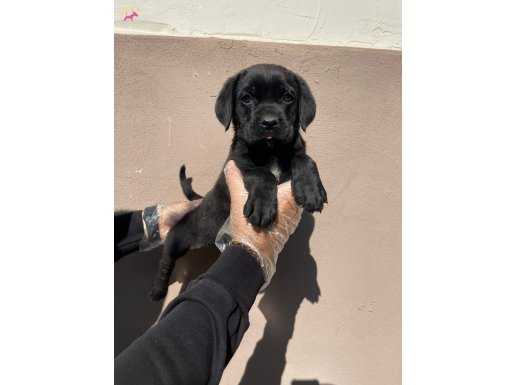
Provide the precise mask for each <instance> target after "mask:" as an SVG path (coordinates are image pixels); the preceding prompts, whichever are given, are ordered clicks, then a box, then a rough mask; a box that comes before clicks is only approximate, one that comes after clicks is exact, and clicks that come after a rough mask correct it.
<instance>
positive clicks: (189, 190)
mask: <svg viewBox="0 0 515 385" xmlns="http://www.w3.org/2000/svg"><path fill="white" fill-rule="evenodd" d="M179 180H180V181H181V188H182V192H183V193H184V195H186V198H188V199H189V200H190V201H194V200H196V199H200V198H202V195H199V194H197V193H196V192H195V191H193V187H192V186H191V178H187V177H186V166H184V165H182V166H181V169H180V171H179Z"/></svg>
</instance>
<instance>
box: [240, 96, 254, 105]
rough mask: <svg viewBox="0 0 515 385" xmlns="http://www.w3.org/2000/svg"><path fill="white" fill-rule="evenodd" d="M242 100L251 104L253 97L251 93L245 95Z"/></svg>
mask: <svg viewBox="0 0 515 385" xmlns="http://www.w3.org/2000/svg"><path fill="white" fill-rule="evenodd" d="M240 100H241V102H242V103H243V104H249V103H250V102H252V98H251V97H250V96H249V95H243V96H242V97H241V99H240Z"/></svg>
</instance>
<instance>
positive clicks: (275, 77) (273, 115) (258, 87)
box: [215, 64, 316, 145]
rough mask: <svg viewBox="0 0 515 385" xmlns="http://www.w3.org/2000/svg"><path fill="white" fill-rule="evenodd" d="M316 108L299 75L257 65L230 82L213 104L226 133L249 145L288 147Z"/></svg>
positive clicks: (312, 117)
mask: <svg viewBox="0 0 515 385" xmlns="http://www.w3.org/2000/svg"><path fill="white" fill-rule="evenodd" d="M315 111H316V104H315V99H314V98H313V95H312V94H311V91H310V90H309V87H308V85H307V84H306V82H305V81H304V79H302V78H301V77H300V76H299V75H297V74H295V73H294V72H292V71H290V70H288V69H286V68H284V67H281V66H278V65H274V64H258V65H254V66H252V67H249V68H247V69H244V70H242V71H240V72H239V73H238V74H236V75H234V76H233V77H231V78H229V79H228V80H227V81H226V82H225V84H224V86H223V88H222V90H221V91H220V94H219V95H218V99H217V100H216V106H215V112H216V116H217V118H218V120H219V121H220V122H221V123H222V124H223V125H224V126H225V129H226V130H227V129H228V128H229V126H230V125H231V121H232V122H233V124H234V129H235V135H236V136H237V137H239V138H240V139H242V140H243V141H245V142H246V143H247V144H249V145H253V144H256V143H261V142H264V143H267V144H273V143H275V142H279V143H289V142H291V141H292V140H293V139H294V138H295V136H296V133H297V132H298V129H299V127H301V128H302V129H303V130H306V128H307V126H309V124H310V123H311V122H312V121H313V119H314V118H315Z"/></svg>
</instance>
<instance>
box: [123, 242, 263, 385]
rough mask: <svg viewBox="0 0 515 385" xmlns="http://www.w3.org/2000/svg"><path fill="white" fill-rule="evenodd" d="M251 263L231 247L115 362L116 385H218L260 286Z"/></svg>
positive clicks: (256, 269)
mask: <svg viewBox="0 0 515 385" xmlns="http://www.w3.org/2000/svg"><path fill="white" fill-rule="evenodd" d="M263 282H264V279H263V274H262V271H261V268H260V267H259V265H258V263H257V261H256V259H255V258H254V257H253V256H251V255H250V254H249V253H248V252H247V251H246V250H245V249H243V248H241V247H239V246H230V247H228V248H227V249H226V250H225V251H224V253H222V255H221V256H220V258H219V259H218V260H217V261H216V262H215V263H214V264H213V266H211V268H210V269H209V270H208V271H207V272H206V273H205V274H204V275H203V276H201V277H200V278H199V279H197V280H196V281H194V282H192V283H191V284H190V286H189V287H188V289H187V290H186V291H185V292H184V293H183V294H181V295H180V296H179V297H177V298H176V299H175V300H174V301H173V302H172V303H170V305H168V307H167V308H166V310H165V312H164V314H163V316H162V317H161V320H160V321H159V322H158V323H157V324H156V325H155V326H153V327H151V328H150V329H149V330H148V331H147V332H146V333H145V334H143V335H142V336H141V337H140V338H138V339H137V340H136V341H134V342H133V343H132V344H131V345H130V346H129V347H128V348H127V349H126V350H124V351H123V352H122V353H120V354H119V355H118V356H117V357H116V359H115V384H118V385H130V384H138V385H141V384H156V385H157V384H163V385H164V384H166V385H169V384H174V385H178V384H188V385H195V384H218V383H219V381H220V379H221V376H222V372H223V370H224V368H225V366H226V365H227V363H228V362H229V360H230V359H231V357H232V355H233V354H234V352H235V351H236V348H237V347H238V345H239V343H240V341H241V339H242V337H243V335H244V333H245V332H246V330H247V329H248V326H249V320H248V312H249V310H250V308H251V306H252V304H253V303H254V300H255V299H256V295H257V293H258V290H259V288H260V287H261V285H262V284H263Z"/></svg>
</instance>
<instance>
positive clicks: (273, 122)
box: [150, 64, 327, 300]
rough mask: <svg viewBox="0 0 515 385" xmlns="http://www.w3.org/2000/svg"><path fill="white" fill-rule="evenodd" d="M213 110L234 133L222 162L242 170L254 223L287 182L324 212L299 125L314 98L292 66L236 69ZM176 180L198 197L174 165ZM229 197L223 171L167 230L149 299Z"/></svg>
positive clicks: (267, 214) (218, 217) (207, 232)
mask: <svg viewBox="0 0 515 385" xmlns="http://www.w3.org/2000/svg"><path fill="white" fill-rule="evenodd" d="M215 112H216V116H217V118H218V120H219V121H220V123H222V125H223V126H224V127H225V129H226V130H227V129H228V128H229V127H230V125H231V122H232V123H233V127H234V137H233V141H232V145H231V149H230V152H229V156H228V160H229V159H232V160H234V161H235V162H236V165H237V166H238V167H239V169H240V170H241V172H242V175H243V181H244V184H245V188H246V189H247V191H248V192H249V197H248V199H247V202H246V204H245V207H244V209H243V210H244V214H245V216H246V217H247V218H248V220H249V221H250V223H252V224H253V225H255V226H259V227H267V226H269V225H270V224H272V223H273V222H274V220H275V218H276V215H277V185H278V183H282V182H284V181H287V180H289V179H291V180H292V190H293V195H294V197H295V200H296V202H297V203H298V204H299V205H301V206H302V207H303V208H304V209H305V210H306V211H308V212H313V211H322V208H323V206H324V203H327V195H326V191H325V189H324V186H323V185H322V181H321V180H320V176H319V174H318V170H317V166H316V164H315V162H314V161H313V160H312V159H311V158H310V157H309V156H308V155H307V154H306V149H305V143H304V140H303V139H302V137H301V135H300V132H299V128H302V129H303V130H306V128H307V127H308V126H309V124H310V123H311V122H312V121H313V119H314V118H315V113H316V103H315V99H314V98H313V95H312V94H311V91H310V89H309V87H308V85H307V83H306V82H305V81H304V79H302V78H301V77H300V76H299V75H297V74H295V73H293V72H292V71H290V70H288V69H286V68H284V67H281V66H278V65H273V64H258V65H255V66H252V67H249V68H247V69H244V70H242V71H240V72H239V73H238V74H236V75H234V76H232V77H231V78H229V79H228V80H227V81H226V82H225V83H224V85H223V87H222V90H221V91H220V94H219V95H218V98H217V100H216V106H215ZM180 180H181V186H182V189H183V192H184V194H185V195H186V197H187V198H188V199H190V200H192V199H198V198H200V195H198V194H197V193H195V192H194V191H193V189H192V186H191V179H188V178H186V172H185V168H184V166H183V167H181V171H180ZM229 205H230V196H229V192H228V190H227V185H226V183H225V177H224V174H223V172H221V173H220V175H219V177H218V180H217V181H216V184H215V186H214V187H213V189H212V190H211V191H209V192H208V193H207V194H206V195H205V197H204V199H203V201H202V204H201V205H200V206H199V207H198V208H196V209H195V210H193V211H191V212H190V213H188V214H187V215H186V216H185V217H184V218H183V219H182V220H181V221H180V222H179V223H178V224H177V225H176V226H175V227H174V228H173V230H172V231H170V233H169V234H168V235H167V237H166V240H165V244H164V253H163V257H162V258H161V261H160V267H159V272H158V274H157V276H156V280H155V282H154V286H153V288H152V292H151V294H150V295H151V297H152V299H154V300H159V299H162V298H163V297H164V296H165V295H166V291H167V287H168V280H169V278H170V274H171V272H172V270H173V268H174V266H175V261H176V260H177V259H178V258H179V257H181V256H182V255H184V254H185V253H186V252H187V251H188V250H189V249H191V248H197V247H202V246H206V245H208V244H212V243H213V242H214V240H215V237H216V234H217V233H218V230H219V229H220V227H221V226H222V225H223V223H224V222H225V220H226V218H227V217H228V216H229Z"/></svg>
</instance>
